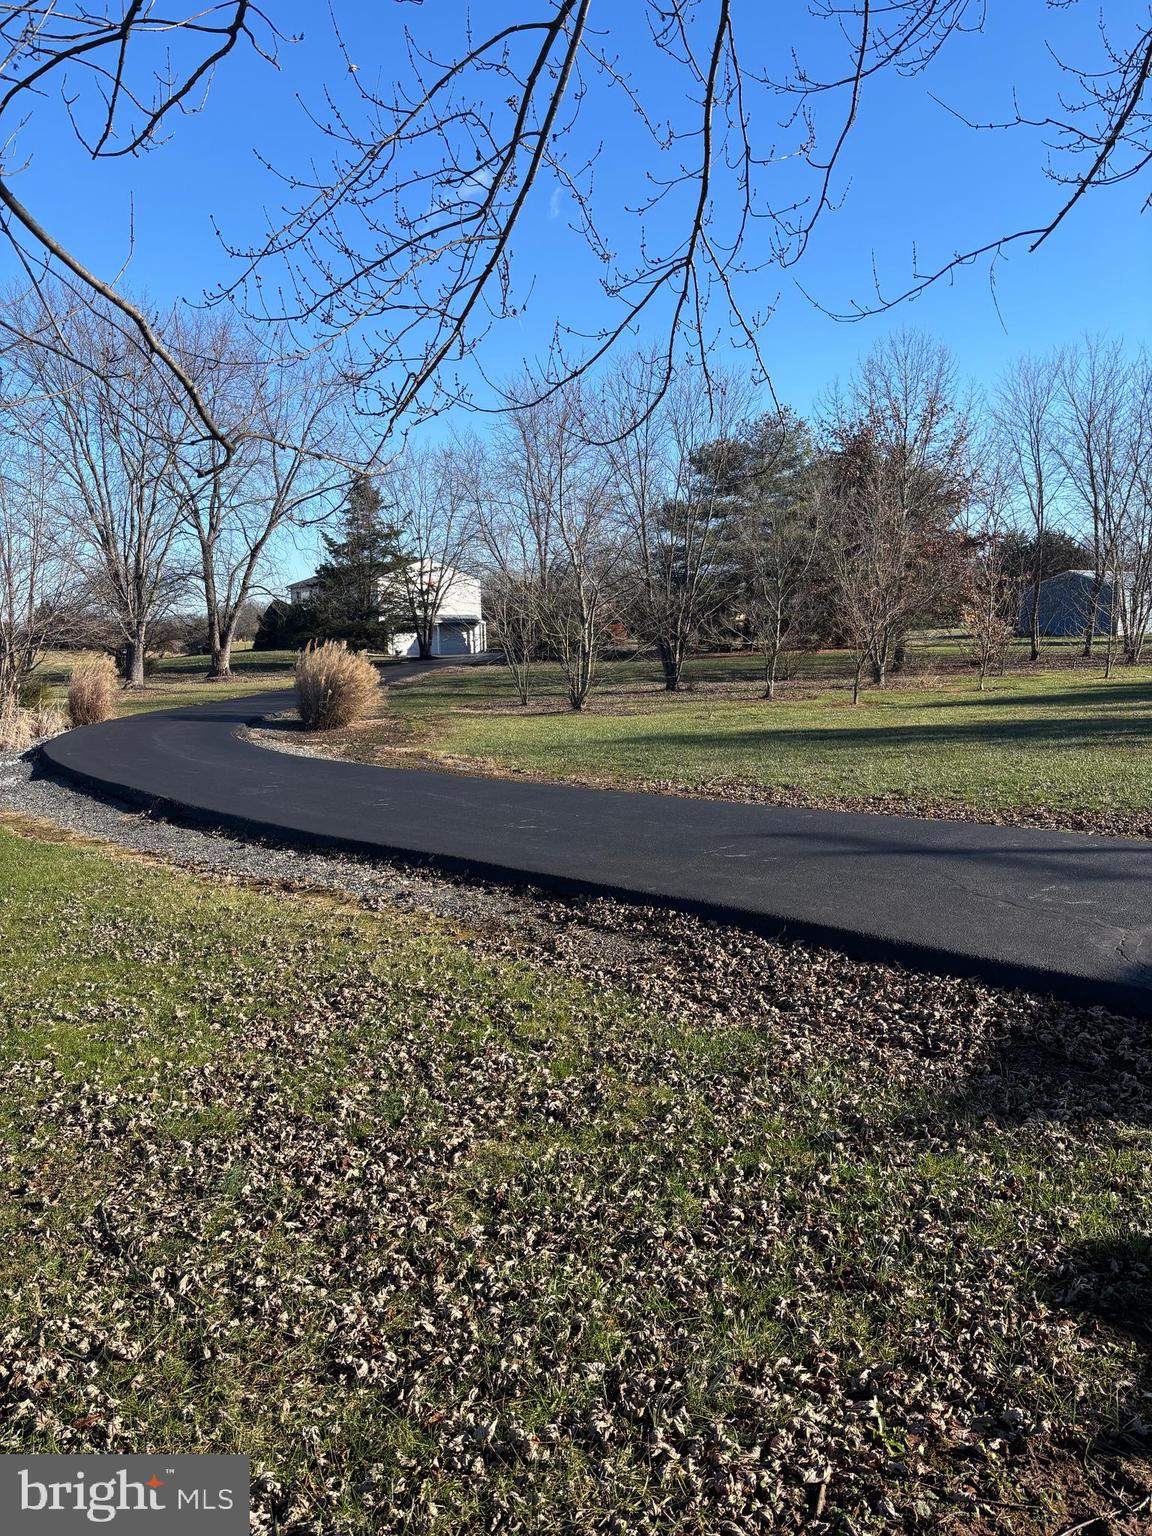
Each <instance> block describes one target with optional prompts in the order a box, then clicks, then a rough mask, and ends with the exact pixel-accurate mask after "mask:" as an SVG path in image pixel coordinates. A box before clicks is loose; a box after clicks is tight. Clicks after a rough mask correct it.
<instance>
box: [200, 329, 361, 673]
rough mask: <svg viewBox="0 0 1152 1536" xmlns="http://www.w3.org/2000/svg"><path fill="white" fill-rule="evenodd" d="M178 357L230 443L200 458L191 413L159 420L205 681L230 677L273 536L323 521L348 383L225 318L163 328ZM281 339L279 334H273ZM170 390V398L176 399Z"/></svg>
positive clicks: (342, 436)
mask: <svg viewBox="0 0 1152 1536" xmlns="http://www.w3.org/2000/svg"><path fill="white" fill-rule="evenodd" d="M172 329H173V334H174V338H175V340H174V345H175V346H176V349H177V354H178V356H179V358H180V361H181V365H182V366H183V368H184V369H185V371H186V372H187V373H188V375H189V377H191V378H193V379H194V380H195V381H196V385H197V388H198V390H199V392H200V396H201V398H202V399H203V400H204V401H205V402H206V403H207V404H208V406H209V408H210V410H211V412H212V416H213V419H214V420H215V421H217V422H219V423H221V424H222V426H223V428H224V430H225V431H226V433H227V436H228V440H229V442H230V444H231V445H232V451H231V453H230V454H229V455H228V457H227V458H225V457H223V456H221V455H216V456H214V457H213V458H212V459H211V460H209V462H208V463H207V464H205V462H204V456H203V454H202V453H200V452H199V451H198V446H197V437H198V434H197V431H196V426H195V421H194V420H192V419H191V412H189V411H188V410H185V411H183V412H182V413H181V412H180V411H179V410H178V409H177V411H176V413H175V414H174V415H173V416H171V417H170V418H169V419H170V420H171V421H172V424H173V428H174V430H175V432H176V434H177V437H178V441H177V442H176V443H174V444H173V449H174V451H173V454H172V463H171V470H170V476H171V484H172V489H173V495H174V497H175V500H176V503H177V505H178V507H179V510H180V515H181V517H182V518H183V521H184V524H185V526H186V528H187V529H188V531H189V533H190V535H191V537H192V539H193V541H194V544H195V549H196V559H197V563H198V567H199V578H200V584H201V586H202V588H203V593H204V608H205V616H206V618H207V622H208V645H209V655H210V662H209V672H208V675H209V677H211V678H224V677H228V676H229V675H230V673H231V663H232V646H233V643H234V641H235V638H236V630H237V626H238V624H239V623H240V621H241V617H242V615H243V614H244V612H245V610H246V608H247V606H248V604H249V602H250V600H251V598H252V595H253V593H254V591H255V590H256V589H257V586H258V583H259V581H260V578H261V576H262V575H264V574H265V573H266V571H267V568H268V563H269V560H270V557H271V554H272V551H273V548H274V545H275V541H276V540H277V539H278V538H279V537H281V536H283V535H284V534H287V533H289V532H291V531H293V530H300V529H302V528H307V527H310V526H314V525H316V524H318V523H321V522H323V521H325V520H326V519H327V518H328V517H330V516H331V515H332V512H333V510H334V508H335V506H336V501H337V495H338V492H339V491H340V490H341V489H342V488H343V485H344V483H345V482H346V480H347V478H348V470H347V467H346V458H345V455H346V453H347V447H346V438H347V424H346V421H345V413H346V411H347V408H348V403H349V402H348V390H347V386H346V382H345V380H344V378H343V376H342V374H341V373H340V372H339V371H338V370H336V369H334V368H333V367H332V366H331V365H330V364H329V362H328V361H327V359H326V358H325V357H324V356H319V357H315V356H314V357H309V356H304V357H293V356H292V355H291V352H290V349H289V348H288V347H287V346H286V345H277V346H273V347H271V348H270V349H269V347H268V346H267V340H268V338H259V339H254V338H252V337H251V336H249V335H246V334H244V333H242V332H241V331H240V330H239V328H238V327H237V326H236V325H235V323H234V322H233V321H231V320H230V319H229V318H227V317H218V316H210V317H209V318H207V319H201V320H200V321H198V322H197V323H194V324H189V323H188V322H187V321H186V320H185V321H182V322H181V323H180V324H178V325H177V326H174V327H173V328H172ZM281 340H282V341H283V338H281ZM180 403H181V401H180V397H179V395H178V393H174V405H175V406H176V407H177V408H178V407H179V406H180Z"/></svg>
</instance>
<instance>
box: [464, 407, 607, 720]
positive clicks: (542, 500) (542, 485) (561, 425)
mask: <svg viewBox="0 0 1152 1536" xmlns="http://www.w3.org/2000/svg"><path fill="white" fill-rule="evenodd" d="M518 388H520V389H521V390H522V391H523V393H524V395H525V396H528V397H529V403H527V404H525V405H523V406H520V407H519V408H517V409H515V410H514V411H512V412H511V414H510V415H509V416H508V417H507V418H506V419H505V420H504V422H503V424H502V428H501V432H500V444H499V448H498V462H499V466H500V468H499V482H500V491H499V493H498V496H497V498H496V500H495V505H496V508H497V509H498V510H497V511H496V513H495V515H494V516H493V515H492V514H489V515H488V517H486V518H482V520H481V528H482V538H483V540H484V543H485V545H486V547H487V548H488V550H489V552H490V554H493V555H494V556H495V559H496V562H497V564H498V567H499V568H500V569H501V570H502V571H503V572H504V574H505V576H506V578H512V580H513V582H514V587H513V590H518V591H519V592H520V593H522V594H524V595H525V596H528V595H529V594H530V595H531V599H532V607H533V609H534V612H535V616H536V617H535V621H534V622H535V623H536V624H538V626H539V631H540V637H541V642H542V644H543V645H544V646H546V647H547V648H548V650H549V651H550V652H551V653H552V654H553V655H554V656H555V657H556V659H557V660H558V661H559V663H560V666H561V669H562V670H563V673H564V677H565V681H566V684H567V691H568V702H569V704H570V705H571V707H572V708H573V709H574V710H580V709H583V708H584V705H585V704H586V703H587V700H588V695H589V693H590V692H591V690H592V685H593V681H594V679H595V673H596V663H597V660H598V658H599V655H600V653H601V651H602V649H603V646H604V642H605V639H606V636H607V632H608V624H609V622H610V621H611V619H612V618H613V617H614V616H615V613H616V611H617V609H616V607H615V605H614V604H615V597H616V594H615V592H614V589H613V585H612V583H613V579H614V577H615V575H616V572H617V569H618V565H619V560H620V553H621V540H620V536H619V527H618V522H617V520H616V518H615V510H616V505H615V502H614V500H613V496H612V472H611V465H610V462H609V460H608V457H607V455H606V454H605V453H604V452H603V450H602V449H601V448H598V447H597V446H596V444H595V441H594V437H593V435H592V434H590V432H589V416H588V411H587V408H586V404H585V400H584V396H583V392H582V390H581V388H580V386H578V385H576V384H569V385H567V386H566V387H565V388H564V389H563V390H559V391H556V392H555V393H553V394H551V395H549V396H548V397H547V398H546V399H543V400H540V399H536V398H534V391H533V389H532V385H531V381H522V383H521V385H520V386H518ZM499 544H502V545H503V551H502V552H501V551H500V550H499V549H498V547H497V546H498V545H499ZM506 590H507V588H506Z"/></svg>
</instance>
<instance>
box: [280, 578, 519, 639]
mask: <svg viewBox="0 0 1152 1536" xmlns="http://www.w3.org/2000/svg"><path fill="white" fill-rule="evenodd" d="M444 574H445V577H446V579H445V580H444V581H443V583H442V587H443V590H442V591H441V593H440V608H439V611H438V612H437V614H436V622H435V624H434V625H433V628H432V654H433V656H474V655H477V654H478V653H479V652H480V651H485V650H487V649H488V626H487V624H486V623H485V621H484V607H483V603H482V601H481V597H480V583H479V582H478V581H477V580H476V579H475V577H473V576H466V575H465V574H464V572H463V571H457V570H452V569H451V568H449V569H448V570H446V571H445V573H444ZM434 584H439V579H438V578H437V581H436V583H434ZM315 587H316V578H315V577H314V576H309V577H307V578H305V580H303V581H294V582H292V583H291V584H290V585H289V587H288V600H289V602H292V603H303V602H307V600H308V599H309V598H310V597H311V595H312V593H313V591H314V590H315ZM415 622H416V621H415V617H413V619H412V624H413V628H412V629H410V630H401V631H400V632H399V633H397V634H394V635H393V636H392V640H391V644H390V645H389V648H388V651H389V655H391V656H418V655H419V654H420V644H419V642H418V640H417V639H416V630H415Z"/></svg>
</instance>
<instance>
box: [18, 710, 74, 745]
mask: <svg viewBox="0 0 1152 1536" xmlns="http://www.w3.org/2000/svg"><path fill="white" fill-rule="evenodd" d="M28 723H29V726H30V727H31V730H32V736H33V739H34V740H35V741H47V740H48V738H49V736H59V735H61V734H62V733H63V732H64V731H66V730H67V729H68V727H69V724H70V723H71V722H70V721H69V719H68V716H67V715H66V714H65V713H64V711H63V710H62V709H61V708H60V707H59V705H56V704H38V705H37V706H36V708H35V709H30V710H29V711H28Z"/></svg>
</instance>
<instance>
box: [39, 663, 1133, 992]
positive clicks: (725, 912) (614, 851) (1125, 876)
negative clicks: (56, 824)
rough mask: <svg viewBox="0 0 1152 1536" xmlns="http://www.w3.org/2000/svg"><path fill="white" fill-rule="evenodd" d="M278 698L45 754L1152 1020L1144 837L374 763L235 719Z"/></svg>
mask: <svg viewBox="0 0 1152 1536" xmlns="http://www.w3.org/2000/svg"><path fill="white" fill-rule="evenodd" d="M433 665H434V664H433ZM418 670H422V668H420V666H419V664H410V665H408V666H405V667H404V668H403V670H402V671H398V673H397V677H398V678H399V677H410V676H412V675H414V674H415V672H416V671H418ZM292 704H293V696H292V695H291V694H290V693H288V692H284V693H267V694H259V695H254V696H250V697H249V698H246V699H237V700H234V701H232V702H229V703H224V704H219V703H214V704H209V705H200V706H193V707H191V708H187V709H178V710H168V711H164V712H162V713H156V714H145V715H138V716H135V717H131V718H128V719H125V720H118V721H110V722H109V723H108V724H106V725H98V726H90V727H88V728H87V729H85V730H79V731H70V732H68V733H66V734H65V735H63V736H58V737H56V738H55V739H54V740H52V741H50V742H48V743H47V744H46V745H45V747H44V749H43V754H44V759H45V765H46V768H47V769H48V771H52V772H56V773H58V774H63V775H65V776H67V777H68V778H70V779H72V780H73V781H74V782H78V783H79V784H80V785H82V786H83V787H84V788H86V789H88V790H89V791H92V792H95V793H99V794H103V795H105V796H111V797H115V798H118V799H126V800H129V801H130V802H132V803H135V804H139V805H146V806H150V807H153V808H155V809H156V810H157V811H158V812H160V813H163V814H167V815H172V816H175V817H177V818H183V819H188V820H192V821H194V822H197V823H200V824H208V825H215V826H219V827H222V828H226V829H228V830H232V831H240V832H245V833H248V834H259V835H262V836H264V837H269V838H272V839H275V840H277V841H287V842H293V843H298V844H299V843H303V844H307V845H311V846H316V845H320V846H327V847H333V848H337V849H343V850H347V851H351V852H357V853H362V854H368V855H373V854H374V855H377V856H380V855H387V856H392V857H395V856H397V855H401V856H407V857H416V858H418V859H419V860H421V861H427V862H431V863H433V864H435V865H438V866H439V867H441V868H447V869H449V870H453V871H460V872H465V873H472V874H479V875H483V876H485V877H487V878H495V879H501V880H512V881H515V882H518V883H524V882H527V883H531V884H534V885H540V886H544V887H546V888H551V889H554V890H555V889H559V890H562V891H569V892H591V893H598V894H602V895H611V896H617V897H623V898H625V899H628V900H632V901H643V902H654V903H657V904H663V905H667V906H673V907H676V908H678V909H681V910H685V911H691V912H696V913H700V914H702V915H705V916H711V917H716V918H719V919H721V920H724V921H729V922H732V921H735V922H738V923H740V924H742V925H743V926H745V927H748V928H751V929H754V930H755V931H757V932H760V933H764V934H770V935H777V934H785V935H790V936H792V937H795V938H803V939H807V940H810V941H815V942H818V943H824V944H829V945H831V946H833V947H835V948H837V949H839V950H841V951H846V952H848V953H850V954H854V955H857V956H860V957H864V958H874V959H884V960H897V961H901V962H903V963H905V964H909V965H913V966H917V967H921V968H926V969H930V970H936V971H942V972H945V973H948V974H953V975H956V974H959V975H973V976H980V977H983V978H985V979H986V980H989V981H992V982H997V983H1000V984H1004V985H1009V986H1013V985H1015V986H1024V987H1029V988H1032V989H1034V990H1039V991H1043V992H1050V993H1053V994H1055V995H1057V996H1060V997H1063V998H1067V999H1070V1000H1073V1001H1078V1002H1089V1003H1100V1004H1104V1005H1106V1006H1109V1007H1112V1008H1117V1009H1120V1010H1122V1011H1127V1012H1136V1013H1140V1014H1145V1015H1149V1014H1152V901H1150V897H1152V844H1150V843H1147V842H1142V841H1138V840H1129V839H1125V838H1106V837H1088V836H1085V835H1083V834H1079V833H1072V832H1044V831H1033V830H1030V829H1018V828H1011V827H993V826H980V825H977V824H974V823H971V822H962V821H925V820H918V819H914V818H911V817H899V816H869V815H857V814H854V813H851V812H844V811H814V810H786V809H777V808H773V807H767V806H750V805H729V804H725V803H722V802H719V801H709V800H689V799H681V798H676V797H672V796H665V795H654V794H632V793H625V792H618V791H612V790H599V789H580V788H573V787H571V786H567V785H560V784H540V783H534V782H516V781H514V780H513V781H509V780H505V779H486V778H479V777H472V776H470V775H461V774H451V773H435V772H429V771H425V770H418V769H399V768H381V767H372V766H366V765H361V764H356V763H343V762H336V761H326V760H325V759H323V758H314V757H304V756H297V755H292V754H288V753H282V752H275V751H269V750H268V749H266V748H263V747H259V746H256V745H254V744H253V743H252V742H251V741H248V740H246V739H245V738H244V736H243V735H242V734H241V733H240V727H241V726H242V725H244V724H246V723H250V722H253V721H255V720H257V719H260V718H262V717H263V716H266V715H269V714H273V713H276V712H278V711H282V710H285V709H288V708H291V707H292Z"/></svg>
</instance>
